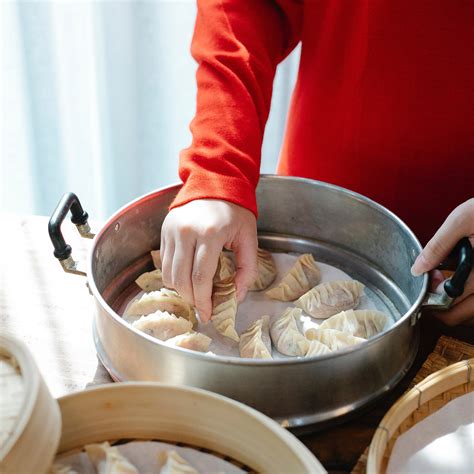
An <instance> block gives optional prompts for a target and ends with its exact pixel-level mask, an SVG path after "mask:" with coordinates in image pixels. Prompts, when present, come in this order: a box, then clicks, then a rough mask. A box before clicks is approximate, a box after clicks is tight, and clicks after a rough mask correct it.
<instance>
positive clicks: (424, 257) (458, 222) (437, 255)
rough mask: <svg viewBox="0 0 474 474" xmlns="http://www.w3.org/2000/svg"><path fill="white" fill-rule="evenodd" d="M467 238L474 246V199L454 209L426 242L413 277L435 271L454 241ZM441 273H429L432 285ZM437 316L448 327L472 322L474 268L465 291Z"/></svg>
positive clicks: (439, 279)
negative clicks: (446, 309)
mask: <svg viewBox="0 0 474 474" xmlns="http://www.w3.org/2000/svg"><path fill="white" fill-rule="evenodd" d="M463 237H468V238H469V240H470V242H471V245H473V246H474V198H473V199H469V200H468V201H466V202H465V203H463V204H461V205H460V206H458V207H457V208H456V209H454V211H453V212H451V214H449V216H448V218H447V219H446V220H445V221H444V223H443V225H442V226H441V227H440V228H439V230H438V231H437V232H436V234H435V235H434V237H433V238H432V239H431V240H430V241H429V242H428V243H427V244H426V247H425V248H424V249H423V251H422V252H421V254H420V255H419V256H418V258H417V259H416V260H415V263H414V264H413V266H412V268H411V272H412V274H413V275H414V276H419V275H421V274H422V273H425V272H427V271H430V270H434V269H435V268H436V267H437V266H438V265H439V264H440V263H441V262H442V261H443V260H444V259H445V258H446V257H447V256H448V255H449V253H450V252H451V250H452V249H453V248H454V246H455V245H456V243H457V242H458V241H459V240H460V239H461V238H463ZM441 280H442V279H441V278H440V272H439V271H438V270H434V271H433V272H432V286H437V285H438V284H439V283H441ZM436 316H437V317H438V318H439V319H440V320H441V321H443V322H444V323H445V324H447V325H449V326H454V325H456V324H461V323H469V324H471V323H474V271H471V273H470V275H469V277H468V279H467V281H466V285H465V287H464V293H463V294H462V295H461V296H460V297H459V298H456V299H455V300H454V304H453V306H451V308H450V309H449V310H448V311H440V312H437V313H436Z"/></svg>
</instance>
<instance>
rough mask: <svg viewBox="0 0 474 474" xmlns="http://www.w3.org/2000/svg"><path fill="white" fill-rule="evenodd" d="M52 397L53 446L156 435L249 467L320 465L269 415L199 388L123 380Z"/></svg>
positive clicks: (316, 469)
mask: <svg viewBox="0 0 474 474" xmlns="http://www.w3.org/2000/svg"><path fill="white" fill-rule="evenodd" d="M58 402H59V407H60V409H61V416H62V419H63V429H62V435H61V440H60V443H59V448H58V454H64V453H66V452H69V451H71V450H76V449H78V448H81V447H82V446H84V445H85V444H89V443H96V442H102V441H105V440H108V441H114V440H120V439H134V440H159V441H165V442H171V443H179V444H180V445H181V444H182V443H184V444H187V445H191V446H193V447H197V448H204V449H205V450H206V452H210V453H212V454H215V455H217V456H220V457H224V458H225V459H226V460H229V461H230V462H234V463H235V464H237V465H239V466H242V465H244V466H245V467H246V468H247V469H250V470H251V471H257V472H269V473H279V472H281V473H289V472H292V473H323V472H326V471H325V469H324V468H323V467H322V466H321V464H320V463H319V461H318V460H317V459H316V458H315V457H314V456H313V455H312V454H311V452H310V451H309V450H308V449H307V448H306V447H305V446H304V445H303V444H302V443H301V442H300V441H299V440H298V439H296V437H294V436H293V435H292V434H290V433H289V432H288V431H286V430H285V429H283V428H282V427H280V426H279V425H278V424H277V423H276V422H275V421H273V420H272V419H270V418H268V417H267V416H265V415H263V414H262V413H260V412H258V411H256V410H254V409H253V408H250V407H248V406H246V405H244V404H242V403H239V402H236V401H234V400H231V399H229V398H226V397H223V396H222V395H216V394H214V393H211V392H207V391H205V390H201V389H195V388H185V387H178V386H172V385H165V384H161V383H158V382H129V383H120V384H111V385H102V386H98V387H95V388H91V389H89V390H86V391H84V392H80V393H75V394H72V395H68V396H65V397H62V398H60V399H59V400H58ZM229 458H230V459H229Z"/></svg>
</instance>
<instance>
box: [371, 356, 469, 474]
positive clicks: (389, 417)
mask: <svg viewBox="0 0 474 474" xmlns="http://www.w3.org/2000/svg"><path fill="white" fill-rule="evenodd" d="M472 391H474V359H469V360H463V361H461V362H457V363H455V364H453V365H450V366H449V367H445V368H444V369H441V370H438V371H437V372H434V373H433V374H431V375H429V376H428V377H426V378H425V379H424V380H422V381H421V382H420V383H419V384H417V385H415V386H414V387H413V388H412V389H411V390H410V391H408V392H407V393H405V395H403V396H402V397H401V398H400V399H399V400H398V401H397V402H396V403H395V404H394V405H393V406H392V408H391V409H390V410H389V411H388V412H387V414H386V415H385V416H384V418H383V419H382V421H381V422H380V425H379V426H378V427H377V430H376V431H375V434H374V437H373V438H372V442H371V443H370V447H369V453H368V457H367V473H368V474H379V473H385V472H386V470H387V466H388V461H389V459H390V455H391V453H392V449H393V447H394V445H395V442H396V440H397V439H398V437H399V436H400V435H402V434H403V433H404V432H405V431H408V430H409V429H410V428H411V427H412V426H414V425H415V424H416V423H418V422H420V421H422V420H424V419H425V418H426V417H427V416H429V415H431V414H432V413H434V412H436V411H437V410H439V409H440V408H441V407H443V406H444V405H446V404H447V403H449V402H450V401H451V400H454V399H455V398H457V397H460V396H462V395H465V394H466V393H469V392H472Z"/></svg>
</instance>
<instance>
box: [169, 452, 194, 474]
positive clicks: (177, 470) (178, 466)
mask: <svg viewBox="0 0 474 474" xmlns="http://www.w3.org/2000/svg"><path fill="white" fill-rule="evenodd" d="M160 457H164V458H165V464H164V466H163V467H162V468H161V470H160V474H199V472H198V471H196V469H194V468H193V467H192V466H191V465H190V464H189V463H188V462H186V461H185V460H184V459H183V458H182V457H181V456H180V455H179V454H178V453H177V452H176V451H173V450H172V451H166V453H165V454H164V455H160ZM162 462H163V461H162Z"/></svg>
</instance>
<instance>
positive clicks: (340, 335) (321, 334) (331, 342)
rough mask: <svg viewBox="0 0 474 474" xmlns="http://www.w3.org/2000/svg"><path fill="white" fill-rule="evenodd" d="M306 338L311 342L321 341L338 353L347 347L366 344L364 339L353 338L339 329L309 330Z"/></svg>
mask: <svg viewBox="0 0 474 474" xmlns="http://www.w3.org/2000/svg"><path fill="white" fill-rule="evenodd" d="M306 337H307V338H308V339H309V340H310V341H319V342H321V343H323V344H324V345H325V346H327V347H328V348H329V350H330V351H337V350H338V349H344V348H345V347H349V346H353V345H355V344H360V343H361V342H364V341H365V339H363V338H362V337H355V336H351V335H350V334H346V333H344V332H342V331H338V330H337V329H319V328H318V329H314V328H311V329H308V330H307V331H306Z"/></svg>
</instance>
